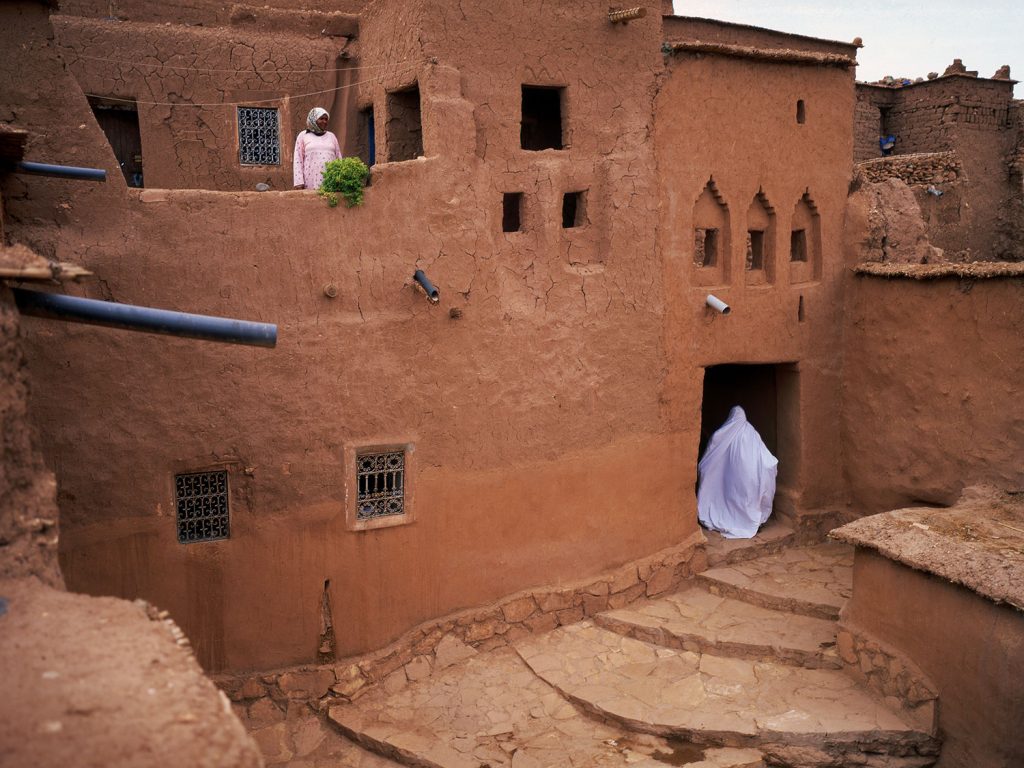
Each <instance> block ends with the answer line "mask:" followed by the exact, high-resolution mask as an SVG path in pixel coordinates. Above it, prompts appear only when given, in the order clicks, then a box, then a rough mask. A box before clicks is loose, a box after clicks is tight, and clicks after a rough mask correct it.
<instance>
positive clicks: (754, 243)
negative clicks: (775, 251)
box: [747, 229, 764, 270]
mask: <svg viewBox="0 0 1024 768" xmlns="http://www.w3.org/2000/svg"><path fill="white" fill-rule="evenodd" d="M747 269H748V270H753V269H764V232H762V231H761V230H757V229H752V230H750V231H749V232H747Z"/></svg>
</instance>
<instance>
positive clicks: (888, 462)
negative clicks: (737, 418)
mask: <svg viewBox="0 0 1024 768" xmlns="http://www.w3.org/2000/svg"><path fill="white" fill-rule="evenodd" d="M849 282H850V285H849V289H848V293H847V296H846V323H847V326H846V331H845V350H846V351H845V357H846V361H845V366H844V369H843V413H842V433H843V445H844V451H843V465H844V467H845V472H846V476H847V479H848V482H849V485H850V488H851V490H852V493H853V497H854V502H855V507H856V509H857V510H858V513H859V514H874V513H876V512H881V511H884V510H887V509H893V508H896V507H902V506H910V505H913V504H914V503H916V502H923V503H927V504H951V503H953V502H954V501H955V500H956V499H957V498H958V496H959V495H960V491H961V489H963V488H964V487H965V486H967V485H972V484H976V483H988V484H992V485H995V486H996V487H998V488H1001V489H1004V490H1020V489H1022V488H1024V471H1022V468H1021V464H1020V460H1019V457H1020V446H1021V445H1024V407H1022V405H1021V400H1020V391H1019V389H1020V382H1021V381H1022V380H1024V341H1022V337H1021V333H1020V329H1021V328H1022V327H1024V300H1022V299H1024V281H1022V280H1021V279H1020V278H992V279H981V280H976V281H972V280H956V279H951V278H944V279H938V280H924V281H918V280H912V279H894V280H890V279H884V278H875V277H856V278H853V279H851V280H850V281H849Z"/></svg>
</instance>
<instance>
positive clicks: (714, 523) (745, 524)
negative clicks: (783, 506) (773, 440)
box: [697, 405, 779, 539]
mask: <svg viewBox="0 0 1024 768" xmlns="http://www.w3.org/2000/svg"><path fill="white" fill-rule="evenodd" d="M778 467H779V460H778V459H777V458H775V457H774V456H773V455H772V454H771V451H769V450H768V447H767V446H766V445H765V444H764V441H763V440H762V439H761V436H760V435H759V434H758V433H757V430H756V429H754V427H753V425H751V423H750V422H749V421H747V415H746V413H744V411H743V409H742V408H740V407H739V406H738V405H737V406H735V407H734V408H733V409H732V410H731V411H729V418H728V419H726V420H725V423H724V424H723V425H722V426H721V427H719V428H718V429H717V430H716V431H715V434H714V435H712V436H711V441H710V442H709V443H708V447H707V450H706V451H705V452H704V458H702V459H701V460H700V463H699V464H698V465H697V468H698V474H699V478H700V485H699V486H698V491H697V518H698V519H699V520H700V523H701V525H703V526H704V527H705V528H710V529H711V530H713V531H718V532H719V533H721V534H722V535H723V536H725V537H726V538H727V539H749V538H751V537H753V535H754V534H755V533H757V529H758V528H760V527H761V526H762V525H763V524H764V522H765V521H766V520H767V519H768V517H769V515H771V513H772V500H773V499H774V498H775V476H776V473H777V472H778Z"/></svg>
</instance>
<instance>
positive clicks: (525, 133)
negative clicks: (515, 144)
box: [519, 85, 565, 151]
mask: <svg viewBox="0 0 1024 768" xmlns="http://www.w3.org/2000/svg"><path fill="white" fill-rule="evenodd" d="M564 91H565V89H564V88H550V87H547V88H545V87H540V86H535V85H524V86H523V122H522V127H521V130H520V134H519V139H520V143H521V145H522V148H523V149H528V150H531V151H540V150H542V149H562V95H563V93H564Z"/></svg>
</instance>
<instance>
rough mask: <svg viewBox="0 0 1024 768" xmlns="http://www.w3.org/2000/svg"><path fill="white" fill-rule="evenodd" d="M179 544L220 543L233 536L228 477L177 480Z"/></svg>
mask: <svg viewBox="0 0 1024 768" xmlns="http://www.w3.org/2000/svg"><path fill="white" fill-rule="evenodd" d="M174 498H175V503H176V506H177V510H178V541H179V542H180V543H182V544H191V543H193V542H196V541H216V540H217V539H226V538H228V537H229V536H230V525H229V519H228V473H227V472H226V471H224V470H221V471H219V472H195V473H192V474H188V475H175V476H174Z"/></svg>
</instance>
